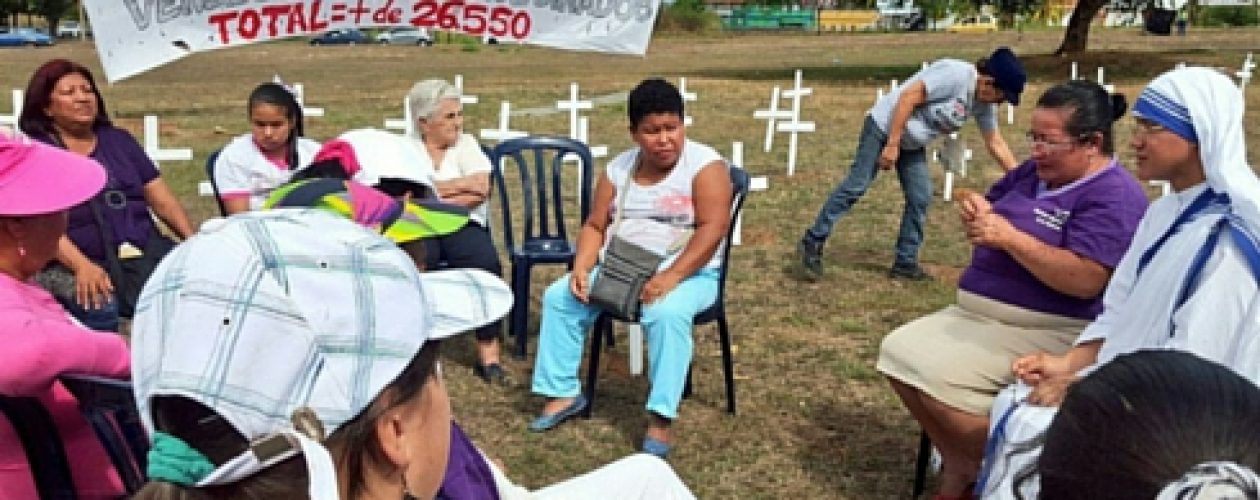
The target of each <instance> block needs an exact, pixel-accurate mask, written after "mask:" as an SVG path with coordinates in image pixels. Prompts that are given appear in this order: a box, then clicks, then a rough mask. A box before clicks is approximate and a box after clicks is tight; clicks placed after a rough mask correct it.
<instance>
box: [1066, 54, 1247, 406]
mask: <svg viewBox="0 0 1260 500" xmlns="http://www.w3.org/2000/svg"><path fill="white" fill-rule="evenodd" d="M1133 113H1134V115H1136V116H1140V117H1142V118H1144V119H1149V120H1152V121H1154V122H1156V123H1158V124H1160V125H1163V126H1164V127H1166V128H1167V129H1168V130H1169V131H1171V132H1173V133H1176V134H1177V135H1179V136H1181V137H1184V138H1186V139H1187V140H1192V141H1195V142H1196V143H1197V144H1198V148H1199V158H1200V160H1201V161H1202V164H1203V169H1204V172H1205V174H1206V177H1207V182H1206V184H1207V185H1208V186H1207V187H1209V188H1211V189H1212V190H1213V191H1215V192H1217V193H1224V194H1226V195H1228V196H1229V199H1230V207H1229V210H1230V211H1231V212H1232V213H1233V215H1232V219H1233V221H1234V222H1236V223H1239V224H1238V225H1239V226H1241V227H1240V228H1241V229H1244V230H1245V232H1248V233H1250V235H1251V237H1252V239H1253V240H1254V239H1255V238H1256V235H1260V179H1257V178H1256V175H1255V174H1254V173H1252V171H1251V168H1250V167H1249V166H1248V165H1247V158H1246V142H1245V141H1244V138H1243V124H1242V114H1243V101H1242V95H1241V94H1240V93H1239V91H1238V88H1237V87H1236V86H1234V83H1233V82H1232V81H1230V79H1229V78H1227V77H1226V76H1224V75H1222V74H1220V73H1218V72H1216V71H1215V70H1212V69H1208V68H1183V69H1177V70H1173V71H1170V72H1167V73H1164V74H1163V75H1160V76H1159V77H1158V78H1156V79H1155V80H1154V81H1152V82H1151V83H1150V85H1148V86H1147V87H1146V89H1145V90H1143V91H1142V94H1141V95H1140V96H1139V97H1138V99H1137V101H1136V102H1135V103H1134V106H1133ZM1185 194H1187V195H1188V194H1189V193H1185ZM1179 196H1180V195H1179ZM1185 198H1186V197H1185V196H1182V199H1174V198H1171V197H1166V198H1161V199H1160V200H1158V201H1156V202H1155V203H1154V204H1152V205H1151V208H1150V209H1149V210H1148V212H1147V214H1146V216H1145V217H1144V218H1143V221H1142V226H1141V227H1139V229H1138V235H1137V236H1135V237H1134V247H1133V248H1130V249H1129V252H1128V253H1126V254H1125V257H1124V259H1123V260H1122V261H1121V263H1120V266H1119V267H1117V269H1116V274H1115V276H1113V278H1112V280H1111V282H1110V283H1109V284H1108V286H1107V292H1106V295H1105V296H1104V299H1103V300H1104V303H1105V304H1106V309H1105V310H1104V311H1103V314H1102V315H1100V316H1099V317H1098V318H1097V319H1096V320H1095V321H1094V323H1092V324H1090V326H1089V327H1087V328H1086V329H1085V331H1083V332H1081V335H1080V337H1079V338H1078V339H1077V343H1083V342H1091V341H1094V340H1100V339H1105V340H1106V342H1105V343H1104V344H1103V346H1102V350H1101V351H1099V353H1098V363H1097V364H1102V363H1106V362H1107V361H1110V360H1111V359H1112V358H1114V357H1115V356H1117V355H1119V354H1124V353H1128V352H1133V351H1135V350H1138V349H1149V348H1158V347H1168V348H1175V349H1184V350H1188V351H1191V352H1195V353H1197V354H1199V355H1200V356H1203V357H1205V358H1208V359H1211V360H1214V361H1217V362H1220V363H1222V364H1225V365H1226V366H1229V367H1230V368H1232V369H1234V370H1235V371H1237V372H1239V373H1240V374H1243V375H1244V376H1246V377H1247V378H1249V379H1252V380H1254V381H1260V365H1258V364H1257V363H1260V339H1257V341H1255V342H1253V341H1252V337H1254V336H1255V335H1256V334H1260V327H1254V326H1247V325H1251V320H1250V319H1249V318H1251V317H1252V316H1253V315H1255V314H1257V313H1256V312H1255V311H1251V309H1250V308H1248V307H1246V306H1245V305H1244V306H1238V307H1225V306H1226V304H1225V303H1221V304H1208V303H1198V304H1197V306H1195V307H1189V308H1181V307H1180V306H1179V305H1178V302H1177V299H1178V298H1179V296H1180V293H1181V290H1183V288H1184V286H1183V285H1184V281H1185V280H1186V278H1187V273H1188V270H1187V266H1188V264H1189V263H1190V261H1191V260H1192V259H1194V258H1195V257H1196V255H1197V254H1198V253H1199V252H1200V251H1201V249H1202V248H1203V246H1204V245H1205V244H1206V243H1207V242H1206V241H1205V240H1204V239H1202V238H1187V237H1181V238H1171V239H1169V240H1168V241H1167V244H1166V245H1163V246H1162V247H1161V248H1160V249H1159V251H1158V254H1156V255H1155V256H1154V257H1153V258H1152V259H1151V260H1150V264H1151V265H1150V266H1149V268H1147V269H1146V270H1145V271H1144V272H1143V273H1142V274H1141V276H1140V277H1139V276H1138V275H1137V274H1138V272H1137V268H1138V267H1139V266H1138V263H1139V256H1142V255H1145V253H1146V252H1147V251H1148V249H1149V247H1150V246H1151V245H1152V243H1153V242H1155V241H1156V238H1158V237H1159V236H1160V235H1162V234H1164V233H1165V232H1166V231H1168V230H1170V229H1171V226H1172V224H1173V223H1174V219H1175V218H1176V217H1177V216H1178V213H1179V212H1180V211H1181V210H1185V208H1186V207H1185V205H1184V203H1185V202H1186V201H1188V199H1185ZM1170 209H1171V210H1170ZM1201 217H1202V218H1200V219H1198V220H1196V223H1197V224H1198V225H1197V227H1199V228H1200V230H1203V229H1202V228H1203V223H1205V222H1211V221H1215V220H1217V219H1218V218H1219V217H1221V215H1220V211H1215V212H1214V213H1210V214H1209V213H1204V214H1203V215H1202V216H1201ZM1229 241H1230V236H1228V235H1223V236H1221V237H1220V238H1219V240H1218V243H1217V245H1218V247H1220V246H1222V245H1224V244H1225V243H1226V242H1229ZM1221 251H1222V250H1219V249H1218V250H1216V252H1217V253H1219V252H1221ZM1243 266H1244V267H1243V268H1241V269H1239V268H1237V267H1236V266H1235V267H1230V268H1229V269H1230V271H1228V275H1214V276H1200V278H1201V279H1202V280H1203V281H1202V282H1200V284H1199V288H1203V287H1216V288H1218V289H1215V290H1214V292H1213V293H1214V295H1213V296H1214V297H1217V299H1219V300H1223V301H1226V302H1227V303H1231V304H1232V303H1233V302H1230V301H1241V303H1242V304H1249V303H1251V301H1253V300H1254V297H1244V295H1246V294H1247V293H1250V292H1246V291H1245V290H1244V289H1249V290H1254V289H1255V281H1254V280H1253V279H1252V276H1251V272H1250V270H1248V269H1246V267H1245V266H1246V264H1243ZM1139 281H1140V283H1139ZM1243 285H1248V286H1246V287H1244V286H1243ZM1220 287H1226V288H1228V289H1229V290H1221V289H1219V288H1220ZM1194 295H1196V296H1197V295H1199V294H1194ZM1204 300H1206V299H1204ZM1195 302H1196V301H1195V300H1194V297H1193V296H1192V297H1191V298H1190V300H1189V302H1187V304H1194V303H1195ZM1222 307H1224V308H1223V309H1222ZM1174 322H1175V323H1176V324H1177V325H1180V326H1176V328H1178V329H1179V331H1177V332H1172V331H1170V328H1173V327H1174V324H1173V323H1174ZM1253 330H1254V331H1253ZM1170 335H1171V337H1170Z"/></svg>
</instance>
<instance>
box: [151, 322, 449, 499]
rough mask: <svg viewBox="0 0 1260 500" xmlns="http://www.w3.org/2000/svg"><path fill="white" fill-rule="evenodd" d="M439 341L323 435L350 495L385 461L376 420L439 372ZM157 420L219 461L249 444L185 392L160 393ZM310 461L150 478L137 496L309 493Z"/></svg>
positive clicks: (282, 495) (286, 495) (416, 393)
mask: <svg viewBox="0 0 1260 500" xmlns="http://www.w3.org/2000/svg"><path fill="white" fill-rule="evenodd" d="M440 351H441V342H440V341H434V340H430V341H426V342H425V343H424V346H423V347H421V349H420V352H419V353H416V356H415V357H414V358H412V359H411V362H410V363H408V365H407V367H406V368H404V369H403V371H402V373H400V374H399V375H398V378H396V379H394V381H393V382H391V383H390V384H389V385H388V386H386V387H385V388H384V389H382V390H381V392H380V393H379V394H377V396H376V398H375V399H374V400H373V401H372V403H371V404H370V405H368V407H367V408H366V409H364V410H363V412H362V413H360V414H359V415H358V416H356V417H354V418H353V419H351V420H350V421H348V422H346V423H344V424H342V425H341V427H339V428H338V429H337V430H336V431H335V432H333V433H332V435H330V436H328V437H327V439H326V440H324V442H325V444H326V445H328V447H329V448H330V451H332V452H333V460H334V461H335V462H336V465H337V466H338V467H337V468H338V472H339V473H342V472H343V473H345V474H346V477H344V478H342V479H344V482H342V484H345V485H347V487H348V488H349V491H347V492H346V493H348V495H347V496H346V498H358V497H359V496H360V493H362V491H363V487H364V482H363V472H364V466H365V461H366V460H371V461H372V462H374V463H378V464H379V463H382V462H383V461H385V460H386V459H385V457H384V455H383V453H384V452H383V451H382V450H381V445H380V441H379V440H378V439H377V437H376V421H377V420H378V419H379V418H380V417H381V415H383V414H384V413H385V412H386V411H388V410H389V409H391V408H394V407H397V406H398V405H401V404H404V403H406V402H408V401H411V400H412V399H413V398H415V397H417V396H419V394H420V390H421V389H422V388H423V387H424V384H425V383H426V382H428V380H429V378H430V377H432V376H434V373H435V372H436V366H437V360H438V354H439V353H440ZM151 410H152V412H153V425H154V427H155V428H156V429H157V430H160V431H162V432H166V433H168V434H171V435H173V436H175V437H178V438H180V439H181V440H183V441H184V442H185V443H188V445H189V446H191V447H192V448H193V449H195V450H197V451H200V452H201V453H202V454H204V455H205V456H206V458H208V459H209V460H210V462H211V463H213V464H215V465H216V466H219V465H222V464H223V463H225V462H227V461H228V460H230V459H231V458H232V457H235V456H236V455H239V454H240V453H242V452H244V451H245V450H246V449H248V448H249V446H250V445H249V443H248V442H247V441H246V440H245V437H244V436H243V435H241V433H240V432H238V431H237V430H236V429H235V428H233V427H232V425H231V424H230V423H228V421H227V420H225V419H223V418H222V417H221V416H220V415H219V414H218V413H216V412H215V411H214V410H212V409H210V408H208V407H206V406H205V405H202V404H201V403H198V402H196V401H193V400H191V399H188V398H185V397H183V396H159V397H155V398H154V399H153V404H152V408H151ZM308 484H309V474H308V471H307V470H306V462H305V460H303V458H302V456H301V455H300V454H299V455H297V456H293V457H290V458H288V459H286V460H284V461H282V462H280V463H277V464H275V465H273V466H271V467H268V468H267V469H265V470H263V471H261V472H259V473H258V474H255V475H253V476H250V477H248V478H245V479H243V480H241V481H239V482H236V483H232V484H227V485H222V486H212V487H206V488H193V487H185V486H179V485H175V484H172V483H166V482H162V481H150V482H149V483H148V484H146V485H145V486H144V488H142V489H141V490H140V491H139V492H138V493H137V494H136V496H135V497H134V498H136V499H143V500H218V499H239V498H247V499H258V500H262V499H265V498H305V497H306V494H307V490H308V488H309V486H308Z"/></svg>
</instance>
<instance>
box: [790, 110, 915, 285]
mask: <svg viewBox="0 0 1260 500" xmlns="http://www.w3.org/2000/svg"><path fill="white" fill-rule="evenodd" d="M887 141H888V136H887V135H885V134H884V132H883V131H882V130H880V129H879V125H876V124H875V120H874V119H872V118H871V117H870V116H867V117H866V120H865V121H864V122H863V123H862V134H861V136H860V137H859V138H858V147H857V154H856V156H854V158H853V166H852V167H850V168H849V175H848V177H845V178H844V180H843V181H841V182H840V184H838V185H837V186H836V189H835V190H833V191H832V192H831V195H830V196H828V197H827V201H826V203H823V206H822V209H821V210H819V211H818V219H817V220H815V221H814V225H813V226H810V228H809V230H807V231H806V232H805V237H806V238H810V239H812V240H813V241H815V242H822V241H826V240H827V238H828V237H829V236H831V230H832V227H833V226H835V225H836V222H837V221H839V220H840V218H841V217H843V216H844V214H846V213H848V212H849V209H851V208H853V205H854V204H855V203H857V201H858V200H859V199H861V198H862V195H863V194H866V190H867V189H868V188H870V187H871V183H872V182H874V181H875V174H877V173H879V154H880V152H881V151H882V150H883V149H884V144H885V143H886V142H887ZM897 178H898V179H899V180H900V181H901V192H902V193H903V194H905V197H906V207H905V210H903V211H902V213H901V229H900V230H899V231H898V233H897V256H896V260H895V261H894V264H893V265H894V266H897V267H909V266H914V265H917V263H918V262H919V247H920V246H921V245H922V244H923V222H924V220H925V219H926V218H927V208H928V205H929V204H931V202H932V176H931V175H930V174H929V173H928V167H927V155H926V154H925V153H924V150H922V149H902V150H901V154H900V155H898V156H897Z"/></svg>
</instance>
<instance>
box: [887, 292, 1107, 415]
mask: <svg viewBox="0 0 1260 500" xmlns="http://www.w3.org/2000/svg"><path fill="white" fill-rule="evenodd" d="M1088 324H1089V321H1086V320H1082V319H1077V318H1068V317H1064V316H1058V315H1054V314H1047V313H1043V312H1037V311H1032V310H1028V309H1024V308H1022V307H1018V306H1013V305H1010V304H1007V303H1004V302H999V301H996V300H993V299H990V298H987V297H983V296H980V295H976V294H974V293H970V292H965V291H962V290H959V291H958V303H957V304H956V305H952V306H949V307H946V308H945V309H942V310H940V311H937V312H935V313H932V314H929V315H927V316H924V317H922V318H919V319H916V320H914V321H911V322H909V323H906V324H905V325H902V326H901V327H900V328H898V329H896V330H893V332H892V333H890V334H888V336H887V337H884V342H883V344H882V345H880V347H879V362H878V363H877V364H876V365H875V368H876V369H878V370H879V371H880V373H883V374H884V375H887V376H889V377H892V378H894V379H897V380H899V381H901V382H903V383H905V384H907V385H910V386H912V387H915V388H917V389H919V390H920V391H923V392H924V393H926V394H928V395H930V396H932V397H933V398H935V399H936V400H938V401H940V402H942V403H945V404H946V405H949V406H951V407H953V408H957V409H959V410H962V411H964V412H967V413H971V414H974V415H988V414H989V407H990V406H992V405H993V397H994V396H996V395H997V393H998V391H999V390H1001V389H1002V388H1003V387H1006V386H1007V385H1010V384H1011V383H1013V382H1014V381H1015V376H1014V375H1013V374H1012V373H1011V363H1014V362H1015V360H1016V359H1018V358H1019V357H1020V356H1024V355H1026V354H1032V353H1035V352H1042V351H1044V352H1050V353H1055V354H1062V353H1064V352H1067V350H1068V349H1069V348H1071V347H1072V343H1073V342H1074V341H1075V340H1076V336H1077V335H1078V334H1080V332H1081V330H1084V329H1085V326H1086V325H1088Z"/></svg>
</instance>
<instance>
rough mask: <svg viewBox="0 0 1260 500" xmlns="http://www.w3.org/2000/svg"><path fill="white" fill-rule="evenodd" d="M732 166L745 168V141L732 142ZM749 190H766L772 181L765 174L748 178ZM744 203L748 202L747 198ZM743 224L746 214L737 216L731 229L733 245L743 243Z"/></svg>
mask: <svg viewBox="0 0 1260 500" xmlns="http://www.w3.org/2000/svg"><path fill="white" fill-rule="evenodd" d="M731 166H732V167H734V168H744V143H742V142H732V143H731ZM748 181H749V182H748V190H749V191H750V192H751V191H765V190H766V189H769V188H770V181H769V179H767V178H766V177H765V176H758V177H753V178H751V179H749V180H748ZM744 203H748V200H747V199H745V200H744ZM743 226H744V214H742V213H741V214H739V216H738V217H735V228H734V229H732V230H731V245H734V246H739V245H742V244H743Z"/></svg>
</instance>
